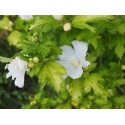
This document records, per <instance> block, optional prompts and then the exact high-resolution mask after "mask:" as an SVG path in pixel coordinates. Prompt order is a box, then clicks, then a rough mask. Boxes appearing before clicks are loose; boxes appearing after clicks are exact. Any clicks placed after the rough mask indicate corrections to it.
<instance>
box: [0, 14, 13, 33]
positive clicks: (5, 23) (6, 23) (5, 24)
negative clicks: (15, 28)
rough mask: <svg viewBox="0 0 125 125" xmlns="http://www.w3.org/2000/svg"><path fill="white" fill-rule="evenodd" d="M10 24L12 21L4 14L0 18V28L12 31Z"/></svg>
mask: <svg viewBox="0 0 125 125" xmlns="http://www.w3.org/2000/svg"><path fill="white" fill-rule="evenodd" d="M12 25H13V23H12V22H11V21H10V20H9V18H8V17H6V16H4V18H3V19H2V20H0V29H5V30H8V31H12Z"/></svg>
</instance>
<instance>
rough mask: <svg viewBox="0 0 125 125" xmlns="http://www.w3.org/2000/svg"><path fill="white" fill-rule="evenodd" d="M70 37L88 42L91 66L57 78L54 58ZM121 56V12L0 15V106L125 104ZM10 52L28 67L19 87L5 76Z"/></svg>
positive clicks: (124, 48)
mask: <svg viewBox="0 0 125 125" xmlns="http://www.w3.org/2000/svg"><path fill="white" fill-rule="evenodd" d="M65 23H70V24H71V29H70V30H69V31H64V29H63V26H64V24H65ZM73 40H78V41H85V42H87V43H88V54H87V57H86V58H87V60H88V61H89V62H90V63H91V64H90V65H89V66H88V67H85V68H83V74H82V76H81V77H80V78H78V79H72V78H70V77H68V78H66V79H63V78H62V75H65V73H66V70H65V68H64V67H63V66H62V65H60V64H58V63H57V62H56V60H57V58H58V55H59V54H61V53H62V51H61V48H60V47H61V46H63V45H69V46H72V44H71V43H72V41H73ZM124 54H125V16H123V15H119V16H115V15H103V16H100V15H77V16H73V15H66V16H63V19H61V20H56V19H54V18H53V16H51V15H43V16H42V15H41V16H40V15H38V16H37V15H34V16H33V19H31V20H22V19H21V18H20V17H19V16H0V98H1V99H0V108H61V109H62V108H68V109H70V108H87V109H89V108H91V109H96V108H99V109H100V108H102V109H104V108H115V109H116V108H125V55H124ZM16 56H19V57H20V58H21V59H23V60H25V61H27V62H28V64H29V65H30V70H29V71H27V73H26V75H25V86H24V88H22V89H19V88H17V87H15V86H14V84H13V83H14V81H12V80H11V78H9V79H6V73H7V70H5V68H4V67H5V64H6V63H7V62H8V60H7V59H12V58H14V57H16ZM4 57H7V58H4ZM34 57H36V58H35V59H36V60H35V59H34V60H35V61H36V62H37V63H35V61H33V58H34Z"/></svg>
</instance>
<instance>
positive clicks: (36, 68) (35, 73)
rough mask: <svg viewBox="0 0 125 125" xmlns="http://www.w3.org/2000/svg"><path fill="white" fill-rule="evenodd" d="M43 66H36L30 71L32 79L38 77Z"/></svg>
mask: <svg viewBox="0 0 125 125" xmlns="http://www.w3.org/2000/svg"><path fill="white" fill-rule="evenodd" d="M41 66H42V64H40V63H39V64H35V66H34V67H33V69H31V70H30V71H28V72H27V73H28V75H30V77H33V76H37V75H38V73H39V71H40V69H41Z"/></svg>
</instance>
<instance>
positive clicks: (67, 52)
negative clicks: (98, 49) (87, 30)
mask: <svg viewBox="0 0 125 125" xmlns="http://www.w3.org/2000/svg"><path fill="white" fill-rule="evenodd" d="M72 44H73V47H74V49H73V48H72V47H71V46H68V45H64V46H62V47H61V48H62V55H59V56H58V58H59V60H58V61H57V62H58V63H59V64H61V65H63V66H64V67H65V69H66V71H67V76H70V77H71V78H73V79H77V78H79V77H81V75H82V73H83V69H82V67H87V66H88V65H90V62H89V61H86V59H85V57H86V54H87V50H88V44H87V43H85V42H82V41H81V42H79V41H77V40H74V41H73V42H72ZM64 78H66V77H64Z"/></svg>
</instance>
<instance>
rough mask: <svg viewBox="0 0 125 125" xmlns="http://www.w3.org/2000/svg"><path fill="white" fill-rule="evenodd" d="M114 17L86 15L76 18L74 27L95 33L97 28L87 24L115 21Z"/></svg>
mask: <svg viewBox="0 0 125 125" xmlns="http://www.w3.org/2000/svg"><path fill="white" fill-rule="evenodd" d="M113 18H114V16H105V15H104V16H100V15H89V16H87V15H85V16H81V15H79V16H75V17H74V19H73V20H72V25H73V27H75V28H79V29H88V30H90V31H92V32H95V28H94V27H93V26H91V25H89V24H87V23H90V22H97V21H102V20H103V21H105V20H111V19H113Z"/></svg>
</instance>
